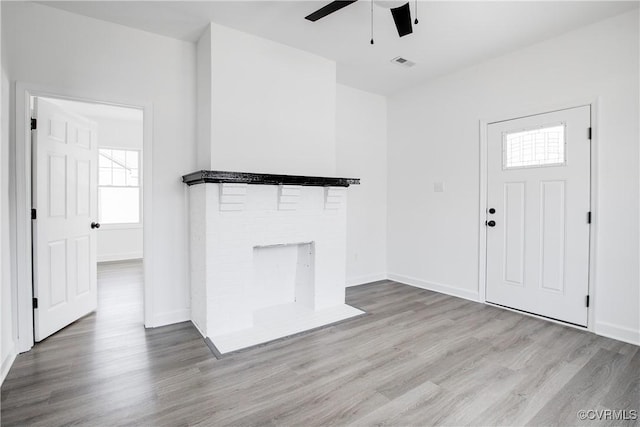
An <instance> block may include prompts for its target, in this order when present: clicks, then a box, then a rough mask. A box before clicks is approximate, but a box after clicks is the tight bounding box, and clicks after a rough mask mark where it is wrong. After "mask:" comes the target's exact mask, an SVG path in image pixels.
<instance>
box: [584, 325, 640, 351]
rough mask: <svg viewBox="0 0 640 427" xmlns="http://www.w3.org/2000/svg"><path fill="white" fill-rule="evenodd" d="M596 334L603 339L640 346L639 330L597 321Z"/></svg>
mask: <svg viewBox="0 0 640 427" xmlns="http://www.w3.org/2000/svg"><path fill="white" fill-rule="evenodd" d="M594 332H595V333H596V334H597V335H602V336H603V337H607V338H613V339H614V340H618V341H624V342H628V343H629V344H633V345H640V331H639V330H637V329H632V328H627V327H626V326H620V325H614V324H611V323H606V322H598V321H596V325H595V330H594Z"/></svg>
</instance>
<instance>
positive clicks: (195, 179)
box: [182, 170, 360, 187]
mask: <svg viewBox="0 0 640 427" xmlns="http://www.w3.org/2000/svg"><path fill="white" fill-rule="evenodd" d="M182 182H184V183H185V184H187V185H194V184H204V183H207V182H211V183H224V182H232V183H238V184H261V185H280V184H283V185H305V186H315V187H348V186H350V185H357V184H360V179H359V178H332V177H323V176H303V175H275V174H268V173H250V172H226V171H205V170H202V171H197V172H192V173H190V174H187V175H183V176H182Z"/></svg>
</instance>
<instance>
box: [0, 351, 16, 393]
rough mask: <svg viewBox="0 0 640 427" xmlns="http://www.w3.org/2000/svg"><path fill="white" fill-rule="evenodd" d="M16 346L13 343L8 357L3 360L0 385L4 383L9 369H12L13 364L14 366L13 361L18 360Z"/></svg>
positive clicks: (0, 369) (0, 370)
mask: <svg viewBox="0 0 640 427" xmlns="http://www.w3.org/2000/svg"><path fill="white" fill-rule="evenodd" d="M16 356H17V354H16V346H15V344H13V345H12V348H11V349H10V350H9V352H8V354H7V357H5V358H4V360H3V361H2V365H1V368H0V385H2V383H4V379H5V378H6V377H7V374H8V373H9V370H10V369H11V366H13V362H14V361H15V360H16Z"/></svg>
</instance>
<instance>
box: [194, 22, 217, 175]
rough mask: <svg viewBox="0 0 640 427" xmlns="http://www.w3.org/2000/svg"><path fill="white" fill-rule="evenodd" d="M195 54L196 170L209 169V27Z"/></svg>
mask: <svg viewBox="0 0 640 427" xmlns="http://www.w3.org/2000/svg"><path fill="white" fill-rule="evenodd" d="M196 49H197V51H196V52H197V54H196V82H197V87H198V91H197V94H196V101H197V104H198V107H197V110H198V117H197V143H196V145H197V153H198V159H197V161H198V169H200V170H207V169H211V125H212V122H213V118H212V117H211V99H212V96H211V77H212V76H211V67H212V64H211V54H212V52H211V25H208V26H207V28H205V30H204V32H203V33H202V35H201V36H200V39H199V40H198V43H197V46H196Z"/></svg>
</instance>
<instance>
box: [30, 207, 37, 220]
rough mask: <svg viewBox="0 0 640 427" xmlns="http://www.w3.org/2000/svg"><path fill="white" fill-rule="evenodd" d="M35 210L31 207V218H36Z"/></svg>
mask: <svg viewBox="0 0 640 427" xmlns="http://www.w3.org/2000/svg"><path fill="white" fill-rule="evenodd" d="M36 216H37V215H36V210H35V209H31V219H36Z"/></svg>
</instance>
